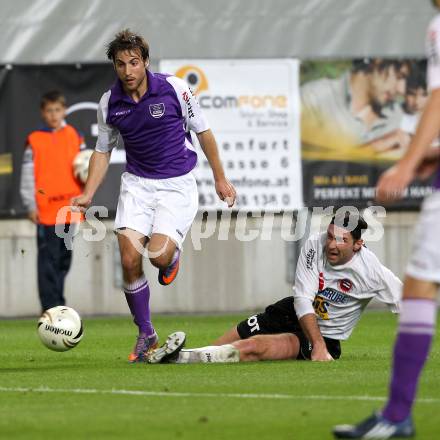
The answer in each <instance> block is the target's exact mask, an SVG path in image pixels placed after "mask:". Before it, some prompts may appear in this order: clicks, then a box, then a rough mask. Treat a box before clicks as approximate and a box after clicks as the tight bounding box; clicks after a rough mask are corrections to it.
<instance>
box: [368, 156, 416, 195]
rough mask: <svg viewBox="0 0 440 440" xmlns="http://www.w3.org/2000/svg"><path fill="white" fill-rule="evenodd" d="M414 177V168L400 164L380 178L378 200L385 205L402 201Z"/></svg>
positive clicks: (377, 187)
mask: <svg viewBox="0 0 440 440" xmlns="http://www.w3.org/2000/svg"><path fill="white" fill-rule="evenodd" d="M414 177H415V173H414V170H413V169H412V168H410V167H408V166H407V165H406V164H405V163H403V162H398V163H397V164H396V165H394V166H392V167H391V168H389V169H388V170H386V171H385V172H384V173H382V175H381V176H380V178H379V181H378V182H377V186H376V200H377V201H378V202H383V203H384V202H390V201H393V200H398V199H401V198H402V197H403V193H404V191H405V189H406V188H407V186H408V185H409V184H410V183H411V181H412V180H413V179H414Z"/></svg>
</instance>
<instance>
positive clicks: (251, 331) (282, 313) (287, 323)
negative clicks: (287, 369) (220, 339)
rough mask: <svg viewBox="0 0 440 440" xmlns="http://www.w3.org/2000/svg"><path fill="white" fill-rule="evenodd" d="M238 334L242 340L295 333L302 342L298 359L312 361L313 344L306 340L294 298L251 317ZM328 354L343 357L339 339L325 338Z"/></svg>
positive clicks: (281, 301) (240, 324) (239, 326)
mask: <svg viewBox="0 0 440 440" xmlns="http://www.w3.org/2000/svg"><path fill="white" fill-rule="evenodd" d="M237 332H238V334H239V336H240V338H241V339H247V338H250V337H251V336H255V335H272V334H276V333H293V334H294V335H296V336H297V337H298V339H299V342H300V351H299V354H298V357H297V359H310V357H311V354H312V344H311V343H310V342H309V340H308V339H307V338H306V335H305V334H304V332H303V331H302V328H301V325H300V323H299V321H298V318H297V316H296V313H295V309H294V307H293V296H288V297H287V298H283V299H282V300H280V301H278V302H276V303H275V304H271V305H270V306H268V307H266V310H265V311H264V312H263V313H258V314H257V315H253V316H250V317H249V318H248V319H245V320H244V321H242V322H240V323H239V324H238V325H237ZM324 341H325V345H326V346H327V350H328V352H329V353H330V354H331V355H332V357H333V359H339V358H340V356H341V344H340V342H339V341H338V340H337V339H330V338H324Z"/></svg>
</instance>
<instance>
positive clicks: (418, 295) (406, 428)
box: [333, 0, 440, 439]
mask: <svg viewBox="0 0 440 440" xmlns="http://www.w3.org/2000/svg"><path fill="white" fill-rule="evenodd" d="M433 3H434V5H435V6H437V7H440V0H435V1H433ZM426 49H427V56H428V87H429V90H430V96H429V99H428V102H427V105H426V107H425V109H424V112H423V115H422V117H421V119H420V122H419V125H418V127H417V131H416V134H415V136H414V138H413V140H412V142H411V145H410V147H409V149H408V151H407V152H406V154H405V155H404V156H403V157H402V159H401V160H400V161H399V162H398V163H397V164H396V165H395V166H393V167H392V168H390V169H389V170H387V171H386V172H385V173H384V174H383V175H382V176H381V178H380V179H379V182H378V184H377V198H378V200H379V201H382V202H387V201H391V200H395V199H398V198H399V197H401V196H402V194H403V191H404V190H405V189H406V188H407V187H408V185H409V184H410V183H411V181H412V180H413V179H414V178H415V177H416V176H417V175H426V168H427V167H430V166H431V165H432V160H431V161H429V162H427V161H426V157H427V154H426V153H427V152H429V147H430V145H431V143H432V142H433V140H434V139H436V138H437V137H438V136H439V133H440V117H439V115H440V15H437V16H436V17H435V18H434V19H433V20H432V21H431V24H430V25H429V28H428V35H427V41H426ZM428 156H429V155H428ZM437 165H438V153H437ZM434 188H435V191H434V193H433V194H432V195H430V196H429V197H427V198H426V200H425V201H424V203H423V206H422V212H421V214H420V219H419V222H418V224H417V227H416V231H415V240H414V248H413V252H412V255H411V259H410V262H409V265H408V267H407V271H406V278H405V281H404V285H403V301H402V311H401V314H400V319H399V330H398V335H397V339H396V342H395V345H394V362H393V371H392V378H391V384H390V391H389V397H388V402H387V404H386V405H385V407H384V408H383V409H382V411H380V412H378V413H375V414H373V415H372V416H371V417H369V418H368V419H366V420H364V421H362V422H361V423H359V424H358V425H340V426H336V427H335V428H334V430H333V433H334V435H335V436H336V437H337V438H372V439H373V438H374V439H388V438H405V437H413V436H414V435H415V431H414V425H413V422H412V420H411V412H412V407H413V404H414V400H415V397H416V390H417V384H418V381H419V377H420V374H421V372H422V369H423V366H424V365H425V362H426V359H427V357H428V354H429V350H430V346H431V341H432V337H433V334H434V331H435V324H436V314H437V302H436V296H437V291H438V287H439V284H440V229H439V227H438V221H439V220H438V219H439V218H440V191H439V189H440V169H439V170H438V172H437V178H436V180H435V183H434Z"/></svg>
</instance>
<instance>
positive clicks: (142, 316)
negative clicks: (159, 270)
mask: <svg viewBox="0 0 440 440" xmlns="http://www.w3.org/2000/svg"><path fill="white" fill-rule="evenodd" d="M124 293H125V298H126V300H127V304H128V307H129V308H130V312H131V314H132V315H133V318H134V323H135V324H136V325H137V326H138V328H139V334H140V335H141V334H144V335H145V336H152V335H154V328H153V325H152V323H151V313H150V288H149V286H148V281H147V279H146V278H145V276H144V275H142V276H141V277H140V278H139V279H138V280H136V281H134V282H133V283H126V284H124Z"/></svg>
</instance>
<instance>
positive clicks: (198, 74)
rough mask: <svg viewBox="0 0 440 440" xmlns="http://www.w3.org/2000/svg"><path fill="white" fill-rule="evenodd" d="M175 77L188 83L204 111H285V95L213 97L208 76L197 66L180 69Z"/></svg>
mask: <svg viewBox="0 0 440 440" xmlns="http://www.w3.org/2000/svg"><path fill="white" fill-rule="evenodd" d="M175 75H176V76H177V77H179V78H182V79H183V80H184V81H186V82H187V83H188V85H189V87H190V88H191V90H192V91H193V92H194V94H195V95H197V98H198V101H199V104H200V107H202V108H204V109H212V108H214V109H222V108H250V109H252V110H255V109H264V108H272V109H285V108H287V96H285V95H212V94H210V93H209V84H208V79H207V76H206V74H205V73H204V72H203V70H202V69H200V68H199V67H197V66H194V65H187V66H183V67H181V68H180V69H178V70H177V71H176V73H175Z"/></svg>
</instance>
